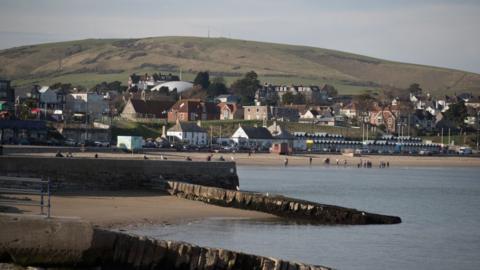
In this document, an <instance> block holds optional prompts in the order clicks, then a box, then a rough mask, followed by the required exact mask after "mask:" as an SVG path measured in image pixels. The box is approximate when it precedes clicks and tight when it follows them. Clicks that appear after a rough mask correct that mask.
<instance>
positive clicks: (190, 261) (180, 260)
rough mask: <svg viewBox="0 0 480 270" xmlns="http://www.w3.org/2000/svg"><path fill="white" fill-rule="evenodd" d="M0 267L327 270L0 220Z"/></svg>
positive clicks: (81, 228) (74, 226)
mask: <svg viewBox="0 0 480 270" xmlns="http://www.w3.org/2000/svg"><path fill="white" fill-rule="evenodd" d="M0 225H1V228H2V234H0V263H15V264H18V265H22V266H40V267H58V266H62V267H63V268H62V269H64V268H70V269H75V268H76V267H95V266H96V267H98V266H99V267H101V269H205V270H207V269H208V270H210V269H211V270H213V269H216V270H224V269H225V270H227V269H231V270H235V269H238V270H241V269H242V270H243V269H253V270H255V269H258V270H276V269H285V270H303V269H305V270H326V269H329V268H327V267H323V266H314V265H307V264H303V263H297V262H290V261H284V260H279V259H275V258H268V257H262V256H256V255H251V254H245V253H241V252H235V251H229V250H224V249H218V248H208V247H200V246H196V245H192V244H188V243H184V242H176V241H165V240H158V239H151V238H146V237H140V236H134V235H128V234H124V233H120V232H113V231H107V230H102V229H97V228H93V227H92V226H91V225H89V224H88V223H85V222H81V221H78V220H65V219H63V220H61V219H44V218H39V217H36V218H33V217H25V216H15V215H0Z"/></svg>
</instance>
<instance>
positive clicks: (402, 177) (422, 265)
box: [131, 166, 480, 270]
mask: <svg viewBox="0 0 480 270" xmlns="http://www.w3.org/2000/svg"><path fill="white" fill-rule="evenodd" d="M238 174H239V178H240V188H241V189H242V190H251V191H260V192H265V193H267V192H268V193H270V194H282V195H286V196H290V197H294V198H300V199H305V200H310V201H315V202H319V203H325V204H334V205H339V206H344V207H351V208H356V209H359V210H364V211H368V212H374V213H381V214H387V215H396V216H400V217H401V218H402V223H401V224H395V225H348V226H347V225H338V226H337V225H335V226H332V225H330V226H324V225H320V226H319V225H308V224H299V223H296V222H289V221H278V220H275V221H272V220H246V219H224V218H221V217H219V218H211V219H204V220H198V221H195V222H190V223H185V224H180V225H170V226H142V227H138V228H135V229H132V230H131V232H132V233H135V234H140V235H147V236H150V237H154V238H159V239H164V240H167V239H168V240H179V241H185V242H189V243H193V244H197V245H200V246H209V247H218V248H225V249H230V250H235V251H242V252H246V253H253V254H257V255H263V256H269V257H276V258H282V259H288V260H292V261H299V262H304V263H310V264H317V265H324V266H328V267H332V268H335V269H382V270H383V269H402V270H404V269H436V270H439V269H472V270H473V269H475V270H477V269H480V168H471V167H470V168H459V167H455V168H453V167H452V168H450V167H429V168H421V167H410V168H409V167H390V168H384V169H381V168H371V169H368V168H356V167H355V168H353V167H342V166H340V167H337V166H329V167H286V168H284V167H255V166H239V167H238Z"/></svg>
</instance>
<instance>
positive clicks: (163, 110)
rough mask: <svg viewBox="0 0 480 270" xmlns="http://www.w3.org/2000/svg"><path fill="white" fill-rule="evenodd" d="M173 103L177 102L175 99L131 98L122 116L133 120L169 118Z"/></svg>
mask: <svg viewBox="0 0 480 270" xmlns="http://www.w3.org/2000/svg"><path fill="white" fill-rule="evenodd" d="M173 104H175V102H174V101H166V100H142V99H129V100H128V102H127V104H126V105H125V107H124V108H123V111H122V113H121V116H122V117H123V118H127V119H131V120H135V119H138V118H157V119H167V116H168V111H169V110H170V108H171V107H172V106H173Z"/></svg>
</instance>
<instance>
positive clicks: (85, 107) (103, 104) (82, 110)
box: [65, 92, 109, 122]
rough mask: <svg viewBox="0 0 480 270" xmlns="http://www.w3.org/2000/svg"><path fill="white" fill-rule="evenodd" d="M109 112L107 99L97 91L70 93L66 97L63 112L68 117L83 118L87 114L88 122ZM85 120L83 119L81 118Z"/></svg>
mask: <svg viewBox="0 0 480 270" xmlns="http://www.w3.org/2000/svg"><path fill="white" fill-rule="evenodd" d="M108 112H109V106H108V102H107V100H105V99H104V98H103V95H100V94H97V93H92V92H90V93H71V94H68V95H67V97H66V102H65V113H66V114H67V115H68V116H69V117H73V118H74V119H75V118H77V119H78V118H83V119H85V116H87V118H88V121H89V122H93V120H95V119H98V118H101V117H102V115H104V114H105V113H108ZM83 121H85V120H83Z"/></svg>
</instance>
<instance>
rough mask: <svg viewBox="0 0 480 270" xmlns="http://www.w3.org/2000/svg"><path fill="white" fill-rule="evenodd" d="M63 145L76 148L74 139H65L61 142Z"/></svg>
mask: <svg viewBox="0 0 480 270" xmlns="http://www.w3.org/2000/svg"><path fill="white" fill-rule="evenodd" d="M63 144H64V145H68V146H77V144H78V143H77V141H75V140H74V139H66V140H65V141H63Z"/></svg>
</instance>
